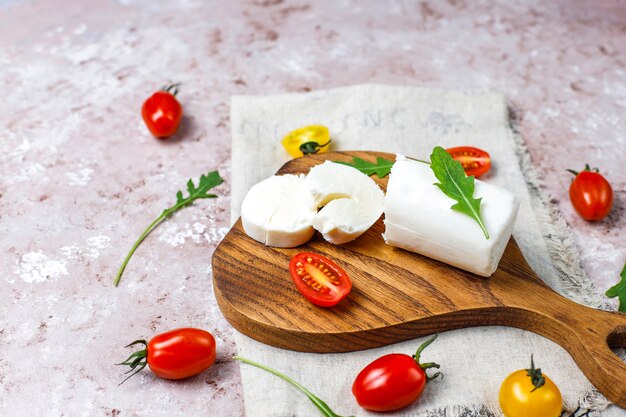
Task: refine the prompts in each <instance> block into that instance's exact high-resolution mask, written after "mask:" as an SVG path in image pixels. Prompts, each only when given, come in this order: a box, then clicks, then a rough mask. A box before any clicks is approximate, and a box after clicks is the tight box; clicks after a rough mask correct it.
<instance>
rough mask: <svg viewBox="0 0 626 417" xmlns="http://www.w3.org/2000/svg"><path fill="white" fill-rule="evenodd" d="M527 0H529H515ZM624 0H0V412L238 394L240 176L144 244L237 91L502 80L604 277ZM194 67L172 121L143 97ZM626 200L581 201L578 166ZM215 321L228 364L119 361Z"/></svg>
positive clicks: (60, 411) (216, 403) (214, 404)
mask: <svg viewBox="0 0 626 417" xmlns="http://www.w3.org/2000/svg"><path fill="white" fill-rule="evenodd" d="M514 3H515V4H514ZM625 60H626V3H625V2H624V1H609V0H601V1H582V0H575V1H567V0H560V1H553V2H544V1H528V2H509V1H504V0H502V1H499V2H492V1H486V0H485V1H471V2H470V1H464V0H449V1H445V2H443V1H442V2H435V1H430V2H426V1H420V2H417V1H376V2H374V1H371V2H365V1H361V2H356V1H331V0H328V1H316V2H307V1H282V0H256V1H223V2H217V1H212V2H206V1H199V0H198V1H194V0H187V1H184V0H179V1H167V2H165V1H163V2H156V1H150V0H139V1H134V0H123V1H122V0H121V1H117V2H115V1H107V0H94V1H82V2H81V1H77V0H71V1H38V0H0V88H1V90H2V99H1V100H0V280H1V282H0V415H3V416H5V415H6V416H9V415H11V416H12V415H15V416H25V415H39V416H61V415H66V416H67V415H70V416H78V415H90V416H91V415H114V416H117V415H122V416H125V415H138V416H148V415H150V416H173V415H207V416H239V415H242V414H243V404H242V399H241V398H242V395H241V386H240V382H239V375H238V368H237V366H236V365H233V364H231V363H229V362H228V361H227V359H228V358H229V357H230V356H231V355H232V354H233V352H234V350H235V346H234V344H233V341H232V335H231V330H230V327H229V326H228V324H227V323H226V322H225V320H224V319H223V318H222V316H221V314H220V312H219V310H218V308H217V306H216V304H215V300H214V297H213V293H212V289H211V282H210V259H211V254H212V252H213V250H214V248H215V246H216V244H217V242H219V240H220V239H221V238H222V236H223V235H224V234H225V232H226V231H227V226H228V214H227V213H228V207H229V197H228V195H229V189H228V182H226V183H225V184H224V185H222V186H220V187H219V189H218V194H219V195H220V197H219V198H218V199H216V200H203V201H200V202H198V203H197V204H195V205H194V206H193V207H191V208H188V209H186V210H184V211H182V212H180V213H179V214H177V215H175V216H174V217H173V218H172V219H170V220H169V221H168V222H167V223H165V224H163V225H162V226H161V227H160V228H159V229H157V230H156V231H155V232H154V233H153V234H152V235H151V236H150V237H149V238H148V239H147V240H146V242H145V243H144V244H143V245H142V246H141V247H140V249H139V250H138V251H137V253H136V255H135V257H134V258H133V259H132V260H131V262H130V264H129V267H128V269H127V271H126V274H125V276H124V279H123V281H122V284H121V287H120V288H117V289H116V288H113V287H112V285H111V283H112V280H113V277H114V275H115V272H116V270H117V268H118V267H119V265H120V262H121V261H122V259H123V258H124V256H125V254H126V252H127V251H128V249H129V247H130V246H131V245H132V243H133V241H134V240H135V239H136V238H137V236H138V235H139V234H140V232H141V231H142V230H143V228H144V227H145V226H147V224H149V223H150V221H151V220H152V219H153V218H154V217H155V216H157V215H158V214H159V213H160V212H161V210H163V209H164V208H165V207H167V206H168V205H170V204H171V203H172V202H173V201H174V199H175V193H176V191H177V190H178V189H179V188H182V187H183V186H184V184H185V182H186V180H187V179H188V178H190V177H192V178H197V177H198V176H199V175H200V174H201V173H205V172H207V171H209V170H212V169H218V170H219V171H220V172H221V173H222V175H223V176H224V177H225V178H226V179H227V180H228V179H229V178H230V170H229V155H230V135H229V120H228V116H229V104H228V103H229V97H230V96H231V95H232V94H269V93H279V92H302V91H309V90H314V89H319V88H328V87H334V86H341V85H347V84H355V83H366V82H376V83H390V84H401V85H422V86H432V87H446V88H469V87H477V88H493V89H499V90H502V91H503V92H505V93H506V95H507V97H508V98H509V100H510V105H511V108H512V110H513V121H514V123H515V125H516V126H517V129H518V130H519V131H520V132H521V134H522V135H523V137H524V139H525V140H526V143H527V145H528V147H529V149H530V151H531V154H532V157H533V160H534V163H535V165H536V167H537V169H538V172H539V173H540V175H541V177H542V179H543V180H544V182H545V190H546V192H547V193H549V194H550V195H551V196H552V201H553V202H554V203H555V204H557V205H558V208H559V209H560V211H561V213H562V214H563V216H564V217H565V219H566V220H567V222H568V224H569V225H570V226H571V228H572V231H573V233H574V236H575V238H576V243H577V246H578V248H579V249H580V252H581V260H582V263H583V266H584V268H585V270H586V272H587V273H588V275H589V277H590V279H592V280H593V281H594V282H595V283H596V285H597V287H598V288H599V290H601V291H605V290H606V289H607V288H608V287H609V286H611V285H612V284H613V283H614V282H615V281H616V280H617V278H618V274H619V272H620V270H621V268H622V266H623V264H624V261H625V260H626V243H625V238H624V230H626V216H625V214H624V206H625V205H626V169H625V168H624V157H625V156H626V137H625V136H626V133H625V132H626V118H625V117H624V115H625V112H626V67H625ZM168 81H180V82H182V89H181V93H180V94H179V97H180V100H181V102H182V104H183V106H184V109H185V119H184V120H183V124H182V126H181V129H180V131H179V133H178V134H177V135H176V137H174V138H172V139H170V140H168V141H157V140H155V139H154V138H152V137H151V136H150V135H149V134H148V132H147V130H146V128H145V126H144V125H143V122H142V120H141V117H140V111H139V109H140V106H141V103H142V102H143V100H144V99H145V98H146V97H147V96H148V95H150V94H151V93H152V92H153V91H154V90H155V89H158V88H160V87H161V86H162V85H163V84H165V83H166V82H168ZM585 162H588V163H590V164H591V165H593V166H598V167H600V168H601V170H602V172H603V173H604V174H605V175H606V177H607V178H608V179H609V180H610V182H611V183H612V185H613V188H614V190H615V207H614V209H613V211H612V213H611V215H610V216H609V217H608V218H607V219H606V220H605V221H603V222H601V223H597V224H590V223H587V222H585V221H583V220H582V219H580V218H579V217H578V216H577V215H576V214H575V213H574V211H573V209H572V207H571V205H570V203H569V198H568V194H567V188H568V186H569V182H570V176H569V174H567V173H566V172H565V169H566V168H574V169H577V168H581V167H582V166H583V165H584V163H585ZM179 326H196V327H202V328H206V329H209V330H211V331H212V332H213V333H214V334H215V336H216V338H217V340H218V343H219V349H218V364H217V365H216V366H214V367H212V368H211V369H210V370H209V371H207V372H205V373H203V374H201V375H199V376H197V377H194V378H191V379H189V380H185V381H181V382H165V381H163V380H160V379H156V378H155V377H153V376H152V375H151V374H150V373H149V372H143V373H142V374H141V375H138V376H136V377H135V378H133V379H132V380H130V381H128V382H127V383H125V384H124V385H122V386H121V387H118V386H117V384H118V383H119V381H121V379H122V369H120V368H119V367H115V366H113V364H114V363H115V362H118V361H120V360H121V359H123V358H124V356H125V355H127V354H128V353H129V351H128V350H127V349H124V348H123V346H124V345H125V344H126V343H128V342H130V341H132V340H134V339H137V338H142V337H145V338H149V337H150V336H151V335H153V334H154V333H156V332H161V331H165V330H168V329H171V328H174V327H179Z"/></svg>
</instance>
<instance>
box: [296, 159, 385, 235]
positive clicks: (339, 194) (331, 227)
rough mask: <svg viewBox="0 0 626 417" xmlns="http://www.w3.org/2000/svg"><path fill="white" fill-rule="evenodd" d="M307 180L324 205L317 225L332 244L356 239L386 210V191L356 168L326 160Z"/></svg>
mask: <svg viewBox="0 0 626 417" xmlns="http://www.w3.org/2000/svg"><path fill="white" fill-rule="evenodd" d="M305 181H306V184H307V187H308V189H309V191H310V192H311V194H312V196H313V199H314V202H315V205H316V206H317V207H322V209H321V210H320V211H319V212H318V213H317V214H316V215H315V217H313V227H314V228H315V229H316V230H318V231H319V232H320V233H322V235H323V236H324V239H326V240H327V241H329V242H331V243H334V244H342V243H346V242H350V241H352V240H354V239H356V238H357V237H359V236H361V235H362V234H363V233H364V232H365V231H366V230H367V229H369V228H370V227H372V225H373V224H374V223H376V220H378V218H379V217H380V216H381V214H382V213H383V205H384V200H385V195H384V193H383V191H382V190H381V189H380V187H379V186H378V185H377V184H376V182H374V180H373V179H371V178H370V177H368V176H367V175H365V174H363V173H362V172H361V171H359V170H358V169H356V168H353V167H351V166H347V165H343V164H337V163H335V162H331V161H326V162H324V163H323V164H321V165H317V166H315V167H313V168H312V169H311V171H310V172H309V174H308V175H307V176H306V179H305Z"/></svg>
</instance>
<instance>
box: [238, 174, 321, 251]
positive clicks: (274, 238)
mask: <svg viewBox="0 0 626 417" xmlns="http://www.w3.org/2000/svg"><path fill="white" fill-rule="evenodd" d="M316 213H317V206H316V204H315V201H314V200H313V196H312V195H311V193H310V192H309V191H308V189H307V187H306V185H305V182H304V176H303V175H292V174H288V175H280V176H278V175H274V176H272V177H269V178H267V179H265V180H263V181H261V182H259V183H258V184H256V185H254V186H253V187H252V188H250V191H248V194H247V195H246V197H245V198H244V200H243V204H242V206H241V221H242V224H243V229H244V231H245V232H246V234H247V235H248V236H250V237H251V238H253V239H254V240H257V241H259V242H261V243H264V244H266V245H268V246H275V247H279V248H293V247H296V246H299V245H302V244H304V243H306V242H307V241H309V240H310V239H311V238H312V237H313V233H315V230H314V229H313V227H312V226H311V221H312V219H313V217H314V216H315V214H316Z"/></svg>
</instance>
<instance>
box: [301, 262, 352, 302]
mask: <svg viewBox="0 0 626 417" xmlns="http://www.w3.org/2000/svg"><path fill="white" fill-rule="evenodd" d="M289 272H290V273H291V278H292V279H293V282H294V283H295V284H296V288H297V289H298V291H300V292H301V293H302V295H304V298H306V299H307V300H309V301H310V302H311V303H313V304H315V305H317V306H320V307H332V306H334V305H337V303H339V302H340V301H341V300H343V299H344V298H345V297H346V296H347V295H348V294H349V293H350V290H351V289H352V281H350V278H348V274H346V271H344V270H343V269H342V268H341V267H340V266H339V265H337V264H336V263H335V262H333V261H331V260H330V259H328V258H326V257H324V256H322V255H319V254H317V253H311V252H301V253H299V254H297V255H295V256H294V257H293V258H291V262H290V263H289Z"/></svg>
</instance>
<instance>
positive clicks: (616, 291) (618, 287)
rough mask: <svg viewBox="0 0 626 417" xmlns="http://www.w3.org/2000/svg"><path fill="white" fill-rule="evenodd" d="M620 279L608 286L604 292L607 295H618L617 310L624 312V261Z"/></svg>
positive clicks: (625, 291)
mask: <svg viewBox="0 0 626 417" xmlns="http://www.w3.org/2000/svg"><path fill="white" fill-rule="evenodd" d="M621 278H622V279H621V281H620V282H618V283H617V284H615V285H614V286H612V287H611V288H609V290H608V291H607V292H606V296H607V297H611V298H613V297H618V299H619V307H618V308H617V309H618V310H619V311H623V312H626V263H624V269H622V274H621Z"/></svg>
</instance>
